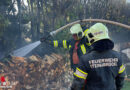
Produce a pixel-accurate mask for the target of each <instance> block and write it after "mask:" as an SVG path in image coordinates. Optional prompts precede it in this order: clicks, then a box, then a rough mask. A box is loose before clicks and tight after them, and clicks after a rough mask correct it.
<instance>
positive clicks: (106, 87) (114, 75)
mask: <svg viewBox="0 0 130 90" xmlns="http://www.w3.org/2000/svg"><path fill="white" fill-rule="evenodd" d="M86 36H87V38H88V41H89V43H91V46H92V50H91V52H90V53H88V54H85V55H83V56H82V57H81V59H80V62H79V64H78V67H77V68H76V72H75V73H74V80H73V84H72V87H71V90H82V88H84V86H85V88H84V90H121V88H122V87H123V83H124V78H125V66H124V65H123V63H122V60H123V59H122V58H121V57H120V54H119V53H118V52H116V51H114V50H112V49H113V47H114V43H113V42H112V40H111V39H110V37H109V35H108V28H107V27H106V26H105V25H104V24H102V23H96V24H94V25H93V26H91V27H90V28H89V30H88V31H87V35H86ZM85 80H87V82H86V83H85V85H84V81H85Z"/></svg>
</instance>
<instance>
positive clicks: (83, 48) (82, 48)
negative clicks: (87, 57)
mask: <svg viewBox="0 0 130 90" xmlns="http://www.w3.org/2000/svg"><path fill="white" fill-rule="evenodd" d="M80 47H81V50H82V52H83V54H86V48H85V46H84V44H82V45H81V46H80Z"/></svg>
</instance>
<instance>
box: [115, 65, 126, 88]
mask: <svg viewBox="0 0 130 90" xmlns="http://www.w3.org/2000/svg"><path fill="white" fill-rule="evenodd" d="M124 79H125V66H124V65H123V64H122V65H121V66H120V69H119V72H118V75H117V77H116V87H117V90H121V88H122V87H123V85H124Z"/></svg>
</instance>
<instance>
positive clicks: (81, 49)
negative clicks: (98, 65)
mask: <svg viewBox="0 0 130 90" xmlns="http://www.w3.org/2000/svg"><path fill="white" fill-rule="evenodd" d="M75 42H76V41H75V40H74V39H71V40H68V41H67V40H63V41H57V40H53V41H52V42H51V44H53V46H54V47H63V48H65V49H68V50H69V53H70V63H71V68H72V69H73V70H74V71H75V70H76V66H77V64H73V59H72V55H73V50H74V48H75V47H74V46H75ZM77 47H78V49H77V54H78V57H79V58H80V57H81V56H82V55H84V54H86V53H87V52H89V50H91V48H90V45H89V44H88V43H87V39H86V38H85V37H83V38H82V39H81V40H80V41H79V43H78V45H77Z"/></svg>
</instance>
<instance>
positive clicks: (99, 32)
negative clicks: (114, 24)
mask: <svg viewBox="0 0 130 90" xmlns="http://www.w3.org/2000/svg"><path fill="white" fill-rule="evenodd" d="M86 36H87V38H88V41H89V43H90V44H93V43H94V42H96V41H99V40H102V39H110V37H109V35H108V28H107V27H106V26H105V25H104V24H102V23H96V24H94V25H93V26H91V27H90V28H89V30H88V31H87V34H86Z"/></svg>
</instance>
